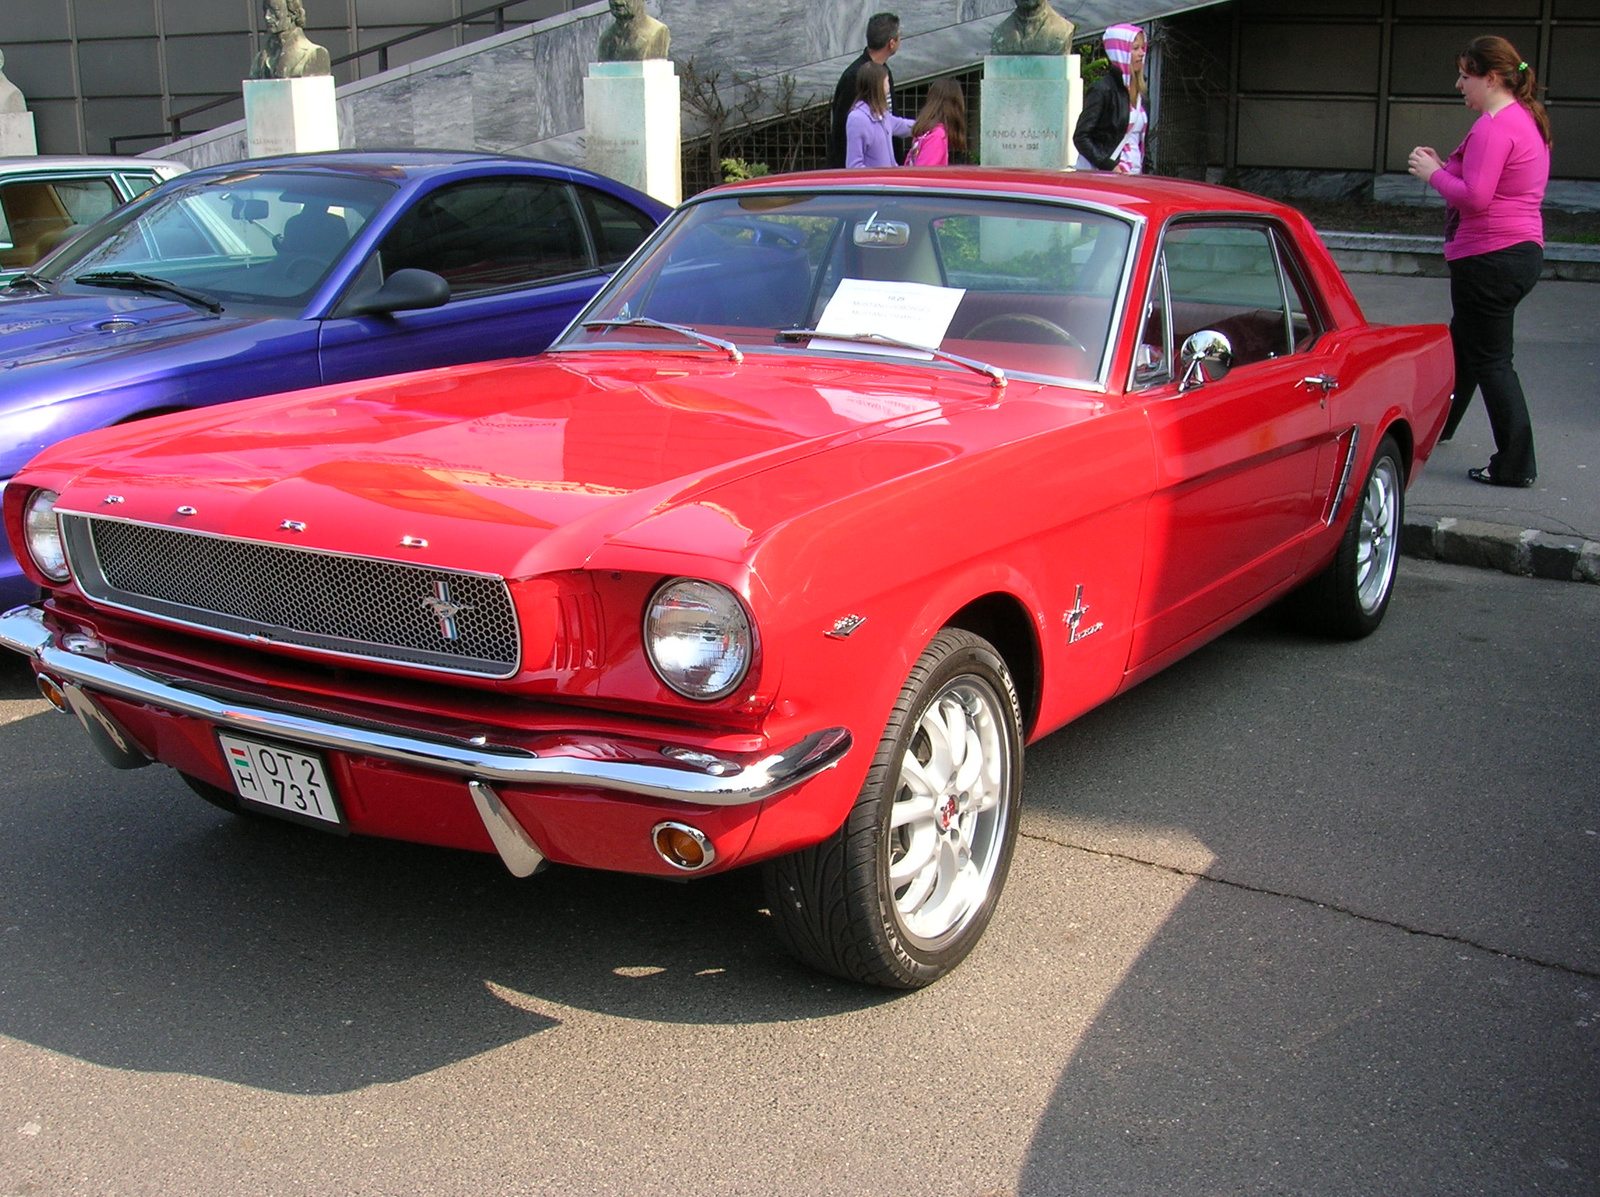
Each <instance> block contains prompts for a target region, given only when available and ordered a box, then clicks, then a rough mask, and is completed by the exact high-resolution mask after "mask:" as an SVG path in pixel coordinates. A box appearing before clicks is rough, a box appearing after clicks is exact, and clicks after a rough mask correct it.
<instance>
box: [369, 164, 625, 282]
mask: <svg viewBox="0 0 1600 1197" xmlns="http://www.w3.org/2000/svg"><path fill="white" fill-rule="evenodd" d="M378 262H379V272H380V273H381V275H382V276H383V277H388V276H389V275H391V274H393V273H394V272H395V271H396V270H401V269H405V268H415V269H420V270H431V271H433V273H435V274H438V275H441V276H443V278H444V279H445V280H446V281H447V282H448V283H449V284H450V293H451V295H452V296H459V295H472V294H475V293H478V292H484V291H498V290H503V289H505V288H508V287H518V286H522V285H524V284H526V283H531V282H537V281H539V280H541V279H551V278H558V277H560V276H562V275H570V274H581V273H583V272H586V271H590V270H593V269H594V268H595V266H594V262H593V259H592V258H591V257H590V254H589V247H588V244H587V242H586V240H585V238H584V235H583V229H582V226H581V225H580V223H579V218H578V214H577V212H576V211H575V209H574V207H573V203H572V198H571V195H570V194H569V191H568V188H567V187H566V186H565V185H564V184H561V183H551V182H547V181H545V180H542V179H524V178H499V179H474V180H472V181H471V182H468V183H458V184H456V185H455V186H453V187H443V188H440V189H439V190H438V191H433V192H430V193H428V194H427V195H424V196H423V197H421V198H420V199H419V200H417V202H416V203H415V204H413V205H412V207H411V209H410V210H409V211H408V212H406V214H405V215H404V216H402V217H401V218H400V220H399V221H398V222H397V223H396V225H395V227H394V228H393V229H392V230H391V231H390V232H389V235H388V236H386V237H385V238H384V239H383V241H382V243H381V244H380V245H379V246H378Z"/></svg>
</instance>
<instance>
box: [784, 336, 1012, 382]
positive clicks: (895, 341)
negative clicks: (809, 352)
mask: <svg viewBox="0 0 1600 1197" xmlns="http://www.w3.org/2000/svg"><path fill="white" fill-rule="evenodd" d="M812 337H816V338H818V339H819V340H824V341H854V342H855V343H857V344H859V345H889V346H892V347H893V348H895V349H914V350H916V352H918V353H926V354H927V355H928V356H930V357H933V358H937V359H938V360H939V361H941V362H953V363H955V364H956V365H958V366H965V367H966V368H967V369H968V370H972V371H975V372H976V373H979V374H984V375H987V376H988V379H989V385H990V386H992V387H1003V386H1005V385H1006V381H1007V380H1006V372H1005V371H1004V370H1002V369H1001V368H1000V367H999V366H991V365H990V364H989V363H988V362H980V361H979V360H978V359H977V358H973V357H962V356H961V355H960V354H959V353H951V352H949V351H948V350H944V349H940V348H938V347H937V346H934V345H918V344H915V343H914V342H911V341H902V340H900V338H899V337H886V336H884V335H883V334H882V333H830V332H821V331H820V330H818V329H815V328H786V329H783V330H782V331H780V332H779V333H778V340H780V341H805V340H809V339H811V338H812Z"/></svg>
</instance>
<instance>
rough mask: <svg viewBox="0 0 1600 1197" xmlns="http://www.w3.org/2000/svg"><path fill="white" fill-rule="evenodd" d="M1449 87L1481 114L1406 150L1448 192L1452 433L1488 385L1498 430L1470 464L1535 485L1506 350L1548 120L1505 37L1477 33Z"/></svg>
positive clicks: (1532, 229)
mask: <svg viewBox="0 0 1600 1197" xmlns="http://www.w3.org/2000/svg"><path fill="white" fill-rule="evenodd" d="M1456 67H1457V69H1458V71H1459V74H1458V76H1457V78H1456V90H1457V91H1459V92H1460V93H1461V94H1462V96H1463V97H1465V99H1466V102H1467V107H1468V108H1471V109H1472V110H1473V111H1475V112H1481V113H1482V114H1483V115H1482V116H1480V117H1479V118H1478V119H1477V120H1476V121H1475V122H1474V123H1473V126H1472V128H1471V130H1469V131H1468V133H1467V137H1466V140H1465V141H1463V142H1462V143H1461V144H1460V145H1459V146H1457V147H1456V151H1455V153H1453V154H1451V155H1450V157H1449V159H1447V160H1445V159H1441V158H1440V157H1439V153H1438V151H1437V150H1435V149H1433V148H1432V147H1430V146H1418V147H1417V148H1416V149H1414V150H1412V151H1411V159H1410V167H1411V173H1412V174H1414V175H1416V176H1417V177H1418V178H1419V179H1421V180H1423V182H1425V183H1428V184H1429V185H1430V186H1432V187H1433V189H1434V190H1435V191H1437V192H1438V193H1439V194H1440V195H1442V196H1444V200H1445V204H1446V206H1447V209H1448V212H1447V216H1446V221H1445V233H1444V257H1445V263H1446V264H1447V265H1448V266H1449V268H1450V303H1451V307H1452V308H1453V309H1454V315H1453V316H1452V317H1451V319H1450V337H1451V340H1452V342H1453V343H1454V346H1455V357H1456V389H1455V397H1454V401H1453V402H1452V403H1451V406H1450V416H1449V419H1448V420H1447V421H1446V422H1445V426H1444V433H1443V438H1442V439H1444V440H1449V439H1450V436H1451V434H1452V433H1454V432H1455V430H1456V425H1457V424H1459V423H1460V422H1461V417H1462V414H1463V413H1464V412H1465V411H1466V409H1467V405H1468V404H1470V403H1471V402H1472V393H1473V391H1475V390H1477V389H1478V388H1479V387H1482V388H1483V405H1484V407H1485V408H1487V409H1488V412H1489V426H1490V428H1491V429H1493V431H1494V446H1495V451H1494V455H1493V456H1492V457H1490V458H1489V464H1488V465H1487V466H1483V467H1481V468H1478V469H1471V470H1468V471H1467V476H1468V477H1469V478H1471V479H1472V480H1473V481H1475V482H1486V483H1488V484H1490V485H1491V486H1532V485H1533V482H1534V478H1535V477H1536V476H1537V473H1538V470H1537V468H1536V465H1535V462H1534V455H1533V423H1532V421H1531V420H1530V419H1529V418H1528V403H1527V400H1526V398H1524V396H1523V393H1522V381H1521V380H1520V379H1519V378H1518V377H1517V371H1516V368H1515V367H1514V366H1513V364H1512V359H1513V349H1514V345H1513V326H1514V321H1515V318H1516V310H1517V304H1519V303H1521V302H1522V299H1523V297H1524V296H1526V295H1527V294H1528V292H1529V291H1531V290H1533V285H1534V284H1535V283H1536V282H1538V281H1539V271H1540V269H1541V268H1542V267H1543V265H1544V219H1543V217H1542V216H1541V215H1540V213H1539V205H1540V203H1541V202H1542V201H1543V199H1544V188H1545V183H1546V182H1547V181H1548V180H1549V178H1550V118H1549V117H1548V116H1547V115H1546V114H1545V110H1544V105H1543V104H1541V103H1539V101H1538V99H1537V98H1535V92H1536V90H1537V84H1536V80H1535V79H1534V74H1533V68H1532V67H1530V66H1529V65H1528V64H1527V63H1526V62H1524V61H1523V60H1522V56H1521V55H1520V54H1518V53H1517V50H1516V47H1514V46H1513V45H1512V44H1511V43H1510V42H1508V41H1506V40H1505V38H1503V37H1480V38H1474V39H1473V40H1472V41H1471V42H1470V43H1469V44H1468V45H1467V48H1466V49H1465V50H1463V51H1462V52H1461V55H1460V57H1458V58H1457V59H1456Z"/></svg>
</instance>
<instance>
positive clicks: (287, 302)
mask: <svg viewBox="0 0 1600 1197" xmlns="http://www.w3.org/2000/svg"><path fill="white" fill-rule="evenodd" d="M394 192H395V188H394V185H393V184H391V183H387V182H384V181H381V180H375V179H369V178H354V177H349V176H341V175H331V174H321V173H311V172H307V173H297V172H291V171H281V170H280V171H263V170H250V169H248V168H246V167H241V168H240V170H239V171H237V172H236V173H233V174H230V175H227V176H224V177H217V176H210V177H207V178H205V179H201V180H195V181H192V182H188V183H180V184H179V185H178V186H176V187H174V188H173V189H171V190H168V191H165V192H163V193H161V194H160V195H156V196H153V197H150V198H147V199H145V200H144V201H142V202H135V203H133V204H130V205H129V206H128V207H126V208H123V209H121V210H119V211H117V212H115V213H113V214H112V215H111V216H110V217H108V218H107V219H105V220H104V221H102V222H101V223H99V224H97V225H95V226H94V227H93V228H92V229H91V230H90V231H89V232H87V233H85V234H84V235H83V236H82V237H80V238H79V239H78V240H76V241H74V242H72V243H71V244H70V245H68V246H67V247H66V248H65V249H63V250H62V251H61V252H60V253H59V254H56V255H55V256H54V257H52V258H51V259H49V260H48V261H47V262H46V263H45V265H44V266H43V267H42V268H41V269H40V270H39V271H37V274H38V276H39V277H41V278H43V279H45V280H47V281H49V282H52V283H56V284H57V285H58V286H66V287H73V288H75V287H78V286H92V285H94V284H93V283H84V282H81V281H79V280H83V279H85V278H86V277H87V278H92V277H93V276H95V275H102V276H104V275H116V274H123V275H127V274H133V275H144V276H149V277H152V278H156V279H160V280H162V281H163V282H166V283H170V284H173V285H175V286H177V287H182V288H185V289H187V290H189V291H191V292H194V293H197V294H199V295H202V296H207V297H210V298H213V299H215V300H217V301H218V302H220V303H221V304H222V305H224V306H225V307H226V308H228V309H229V310H234V309H240V308H242V309H245V310H247V311H249V310H254V311H258V312H264V313H268V314H279V315H281V314H286V313H289V312H292V311H297V310H298V309H299V308H301V307H302V306H303V305H304V304H305V302H306V300H307V299H308V298H309V297H310V295H311V292H312V291H313V290H314V289H315V288H316V287H317V285H318V284H319V283H321V282H322V280H323V279H324V278H325V277H326V276H327V274H328V272H329V271H330V270H331V269H332V268H333V266H334V264H335V263H336V262H337V261H338V260H339V258H340V257H341V256H342V255H343V254H344V252H345V249H346V248H347V247H348V246H349V244H350V242H351V240H352V239H353V238H354V237H355V236H356V234H357V233H359V232H360V231H361V228H362V226H363V225H365V224H366V223H367V221H369V220H370V219H372V216H373V214H374V213H375V212H377V211H378V209H379V208H381V207H382V206H383V204H384V203H385V202H386V201H387V200H388V199H389V198H390V197H392V196H393V195H394Z"/></svg>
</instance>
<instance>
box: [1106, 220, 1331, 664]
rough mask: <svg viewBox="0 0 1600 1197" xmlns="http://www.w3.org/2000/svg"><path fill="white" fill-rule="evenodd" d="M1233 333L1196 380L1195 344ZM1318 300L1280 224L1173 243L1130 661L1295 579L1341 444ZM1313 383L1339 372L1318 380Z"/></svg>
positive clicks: (1152, 404) (1171, 234)
mask: <svg viewBox="0 0 1600 1197" xmlns="http://www.w3.org/2000/svg"><path fill="white" fill-rule="evenodd" d="M1201 330H1215V331H1217V332H1220V333H1222V334H1223V335H1224V336H1225V337H1226V338H1227V339H1228V342H1229V344H1230V346H1231V349H1232V365H1231V368H1230V369H1229V370H1228V371H1227V373H1226V374H1225V375H1224V376H1222V377H1216V378H1212V377H1209V376H1208V377H1206V378H1197V377H1195V376H1193V375H1191V376H1190V377H1189V378H1188V379H1187V380H1185V378H1184V369H1183V365H1182V361H1181V358H1182V347H1183V345H1184V342H1185V340H1186V339H1187V338H1188V337H1190V336H1191V335H1193V334H1194V333H1196V332H1199V331H1201ZM1318 331H1319V329H1318V325H1317V317H1316V314H1315V307H1314V305H1312V304H1309V303H1308V302H1307V301H1306V291H1305V288H1304V286H1303V284H1301V283H1299V282H1298V280H1297V278H1296V271H1295V270H1294V269H1293V267H1292V264H1290V263H1288V261H1287V259H1286V255H1285V252H1284V250H1283V247H1282V244H1281V242H1280V241H1279V239H1278V238H1277V237H1276V236H1275V235H1274V233H1273V231H1272V229H1271V227H1270V226H1269V225H1267V224H1265V223H1252V222H1243V221H1237V222H1228V223H1201V222H1185V223H1179V224H1175V225H1173V226H1172V227H1170V228H1169V229H1168V230H1167V232H1166V235H1165V237H1164V238H1163V242H1162V247H1161V259H1160V262H1159V264H1158V267H1157V271H1156V277H1155V282H1154V284H1153V287H1152V292H1151V297H1150V300H1149V302H1148V304H1147V306H1146V318H1145V324H1144V330H1143V334H1142V337H1141V342H1142V343H1141V346H1140V349H1139V358H1138V362H1139V364H1138V365H1137V366H1136V376H1135V379H1134V385H1135V386H1136V387H1137V386H1141V385H1142V386H1144V387H1145V390H1144V393H1143V400H1144V404H1145V411H1146V414H1147V417H1148V419H1149V422H1150V430H1151V435H1152V438H1153V440H1154V447H1155V455H1156V469H1157V482H1156V489H1155V492H1154V494H1153V495H1152V497H1151V502H1150V507H1149V511H1148V514H1147V533H1146V544H1147V552H1146V559H1145V574H1144V581H1143V583H1142V586H1141V591H1140V598H1139V613H1138V618H1137V621H1136V628H1135V632H1134V643H1133V651H1132V655H1131V658H1130V664H1131V665H1132V666H1133V667H1135V668H1137V667H1139V666H1140V665H1142V664H1145V663H1147V662H1150V661H1152V660H1153V659H1154V658H1157V657H1160V656H1161V655H1162V654H1164V653H1166V652H1168V651H1169V650H1173V649H1177V648H1178V647H1179V646H1181V645H1183V644H1184V642H1185V641H1187V640H1189V639H1190V638H1191V637H1193V636H1195V635H1197V634H1199V633H1203V632H1205V631H1206V630H1207V629H1209V628H1211V627H1213V626H1214V625H1215V624H1216V623H1217V622H1218V621H1219V620H1224V619H1226V618H1228V617H1229V616H1230V615H1232V614H1233V613H1235V612H1237V611H1238V610H1239V608H1240V607H1242V606H1244V605H1245V604H1247V603H1249V602H1251V601H1253V600H1255V599H1257V598H1259V597H1260V596H1261V595H1262V594H1264V593H1266V592H1267V591H1268V590H1270V589H1272V588H1273V587H1275V586H1278V585H1279V584H1281V583H1283V582H1285V581H1287V580H1288V579H1290V578H1291V577H1292V576H1293V575H1294V572H1295V568H1296V566H1297V564H1298V562H1299V559H1300V550H1301V546H1302V545H1303V543H1304V541H1305V538H1306V537H1307V536H1309V535H1311V534H1312V533H1313V532H1314V531H1315V529H1316V528H1318V527H1319V526H1320V521H1321V517H1322V514H1323V506H1324V503H1323V500H1324V498H1325V496H1324V495H1322V494H1320V493H1319V492H1318V468H1317V467H1318V459H1319V456H1320V455H1321V454H1322V453H1323V452H1324V451H1325V449H1326V448H1327V445H1328V438H1329V417H1328V410H1327V406H1326V402H1325V394H1324V389H1325V387H1326V386H1331V385H1333V384H1334V383H1336V381H1337V374H1338V371H1337V363H1335V362H1334V361H1332V360H1330V353H1331V351H1326V352H1325V351H1319V349H1318V345H1317V333H1318ZM1308 379H1324V380H1325V382H1311V381H1308Z"/></svg>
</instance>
